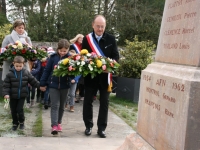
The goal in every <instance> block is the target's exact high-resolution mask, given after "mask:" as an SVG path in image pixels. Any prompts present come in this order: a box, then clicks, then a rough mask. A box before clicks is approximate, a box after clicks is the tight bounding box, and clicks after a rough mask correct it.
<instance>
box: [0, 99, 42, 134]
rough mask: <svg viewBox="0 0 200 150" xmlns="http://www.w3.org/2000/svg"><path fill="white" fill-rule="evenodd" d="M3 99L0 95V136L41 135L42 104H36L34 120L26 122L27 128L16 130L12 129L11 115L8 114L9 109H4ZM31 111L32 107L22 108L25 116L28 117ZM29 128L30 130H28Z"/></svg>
mask: <svg viewBox="0 0 200 150" xmlns="http://www.w3.org/2000/svg"><path fill="white" fill-rule="evenodd" d="M4 104H5V103H4V99H3V98H2V97H0V120H1V124H2V126H1V127H0V137H2V136H7V137H18V136H30V135H31V136H36V137H41V136H42V105H38V107H39V109H38V110H37V111H36V113H35V112H34V114H35V115H36V117H37V118H36V121H34V122H33V125H32V123H30V124H26V125H27V126H26V127H25V128H27V130H17V131H12V130H11V128H12V117H11V114H10V109H4V108H3V106H4ZM32 113H33V111H32V109H30V108H29V109H27V108H24V114H25V118H29V117H28V116H30V115H31V114H32ZM29 129H31V132H29V131H30V130H29Z"/></svg>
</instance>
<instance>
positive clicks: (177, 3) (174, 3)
mask: <svg viewBox="0 0 200 150" xmlns="http://www.w3.org/2000/svg"><path fill="white" fill-rule="evenodd" d="M181 5H183V0H176V1H175V2H173V3H170V4H169V5H168V9H171V8H175V7H178V6H181Z"/></svg>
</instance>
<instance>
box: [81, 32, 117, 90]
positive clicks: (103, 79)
mask: <svg viewBox="0 0 200 150" xmlns="http://www.w3.org/2000/svg"><path fill="white" fill-rule="evenodd" d="M92 36H93V37H94V38H95V40H96V41H97V39H96V37H95V34H94V32H93V33H92ZM97 43H98V41H97ZM99 46H100V48H101V50H102V51H103V53H104V55H105V56H106V57H109V58H111V59H115V60H116V61H118V60H119V52H118V49H117V44H116V40H115V37H114V36H112V35H110V34H108V33H104V34H103V36H102V38H101V39H100V40H99ZM82 49H87V50H88V51H89V53H91V52H92V49H91V48H90V45H89V43H88V41H87V39H86V37H84V38H83V42H82ZM99 84H100V85H101V86H102V87H104V88H107V87H108V74H107V73H101V74H98V75H97V76H96V77H94V78H93V79H92V78H91V76H90V74H89V75H87V76H86V77H85V78H84V85H85V86H89V87H94V88H97V87H98V85H99Z"/></svg>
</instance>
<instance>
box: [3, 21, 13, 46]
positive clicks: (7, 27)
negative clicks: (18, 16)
mask: <svg viewBox="0 0 200 150" xmlns="http://www.w3.org/2000/svg"><path fill="white" fill-rule="evenodd" d="M11 28H12V24H4V25H3V26H0V43H2V42H3V39H4V38H5V36H6V35H8V34H10V29H11Z"/></svg>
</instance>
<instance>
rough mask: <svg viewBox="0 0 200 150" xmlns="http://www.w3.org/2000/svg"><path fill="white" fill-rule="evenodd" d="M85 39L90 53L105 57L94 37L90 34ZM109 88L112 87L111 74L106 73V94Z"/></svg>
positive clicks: (109, 90)
mask: <svg viewBox="0 0 200 150" xmlns="http://www.w3.org/2000/svg"><path fill="white" fill-rule="evenodd" d="M86 38H87V41H88V43H89V45H90V48H91V49H92V51H93V52H94V53H96V54H97V55H99V56H104V57H105V55H104V53H103V51H102V50H101V48H100V47H99V44H98V43H97V42H96V41H95V39H94V37H93V36H92V33H90V34H88V35H86ZM111 87H112V74H111V73H108V92H111V91H112V89H111Z"/></svg>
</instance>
